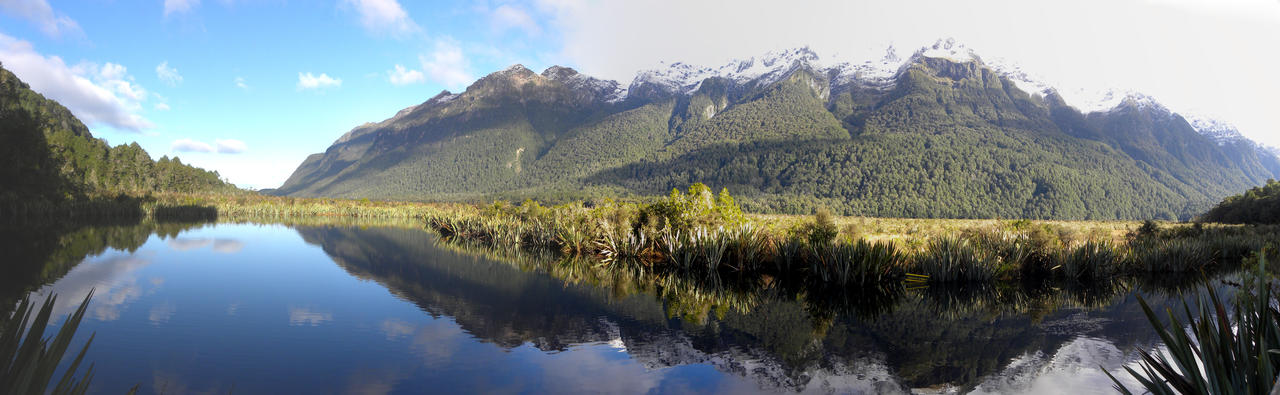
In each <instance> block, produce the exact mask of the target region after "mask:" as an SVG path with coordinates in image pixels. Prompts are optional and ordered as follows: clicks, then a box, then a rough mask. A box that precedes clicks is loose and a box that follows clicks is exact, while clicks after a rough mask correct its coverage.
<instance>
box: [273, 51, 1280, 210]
mask: <svg viewBox="0 0 1280 395" xmlns="http://www.w3.org/2000/svg"><path fill="white" fill-rule="evenodd" d="M776 74H777V75H774V77H771V78H769V79H764V78H760V79H757V80H752V81H745V82H744V81H740V80H732V79H728V78H720V77H711V78H708V79H705V80H703V81H701V82H700V83H699V84H698V85H697V86H696V88H695V89H692V90H688V91H685V90H680V89H673V88H671V87H666V86H662V85H660V84H655V83H652V82H650V81H643V80H640V79H637V81H636V82H634V83H633V84H632V85H631V86H630V87H629V93H628V95H627V96H626V98H625V99H624V100H616V96H610V95H609V94H608V92H607V89H604V88H607V87H609V86H611V85H609V84H611V82H608V81H601V80H597V79H594V78H591V77H587V76H585V75H581V74H578V73H576V72H574V71H572V70H570V69H566V68H563V67H553V68H551V69H548V70H547V71H546V72H544V73H542V74H541V75H539V74H536V73H534V72H532V71H530V70H528V69H525V68H523V67H512V68H509V69H507V70H503V71H500V72H497V73H494V74H491V75H489V76H487V77H485V78H482V79H481V80H479V81H477V82H476V83H475V84H473V85H472V86H471V87H469V88H468V89H467V90H466V91H465V92H463V93H460V94H452V93H449V92H444V93H442V94H440V95H437V96H436V97H433V98H432V99H431V100H428V101H427V102H425V103H423V104H421V105H418V106H414V107H411V108H408V109H405V110H404V111H401V112H400V113H398V114H396V116H395V117H393V118H390V119H388V120H386V121H383V122H381V123H376V124H365V125H362V126H360V127H357V128H356V129H354V130H352V131H351V132H350V133H347V134H346V135H344V136H343V137H342V138H340V139H339V140H338V141H337V142H335V143H334V145H333V146H331V147H330V148H329V149H328V150H327V151H326V152H324V153H321V154H315V155H312V156H311V157H308V158H307V159H306V161H304V162H303V163H302V164H301V165H300V166H299V167H298V169H297V170H296V171H295V173H294V174H293V175H292V176H291V177H290V178H289V180H288V181H286V182H285V183H284V185H283V186H281V188H279V189H278V190H276V191H275V193H278V194H282V195H290V196H305V197H346V198H382V199H401V200H470V201H481V200H489V199H503V200H523V199H524V198H526V197H533V198H537V199H541V200H546V201H565V200H570V199H591V198H594V197H597V196H601V195H609V196H660V195H664V194H666V192H668V191H670V190H671V189H672V188H677V187H683V186H685V185H689V184H692V183H696V182H702V183H706V184H709V185H712V186H713V187H716V188H720V187H727V188H728V189H729V190H730V191H732V192H733V194H734V195H735V196H738V197H740V199H739V201H740V202H741V203H742V205H743V207H744V208H746V209H748V210H750V211H755V212H780V213H801V214H807V213H811V212H812V211H813V210H814V209H816V208H820V207H827V208H831V209H833V210H835V211H837V212H838V213H841V214H845V215H864V216H888V217H951V218H993V217H1005V218H1014V217H1017V218H1058V219H1188V218H1190V217H1192V216H1194V215H1197V214H1200V213H1202V212H1204V211H1205V210H1207V209H1208V208H1210V207H1211V206H1212V205H1213V203H1214V202H1217V201H1219V200H1220V199H1222V198H1223V197H1225V196H1227V195H1229V194H1232V193H1235V192H1237V191H1240V190H1244V189H1247V188H1249V187H1252V186H1256V185H1259V184H1262V183H1263V182H1265V180H1267V179H1270V178H1276V177H1278V176H1280V160H1277V158H1276V157H1275V156H1274V155H1273V154H1271V153H1269V152H1265V151H1263V150H1261V149H1259V148H1258V147H1256V146H1254V145H1252V144H1244V143H1242V144H1219V143H1218V142H1216V141H1214V140H1212V139H1210V138H1209V137H1206V136H1204V135H1201V134H1200V133H1198V132H1197V131H1196V130H1195V129H1194V128H1192V127H1191V125H1190V124H1188V123H1187V121H1186V120H1185V119H1183V118H1182V117H1181V116H1179V115H1177V114H1174V113H1172V112H1169V111H1168V110H1166V109H1164V108H1163V107H1160V106H1159V105H1152V104H1151V103H1146V102H1142V101H1139V100H1126V101H1125V102H1124V104H1122V105H1120V106H1119V107H1117V108H1115V109H1113V110H1111V111H1108V112H1103V113H1091V114H1083V113H1080V112H1079V111H1077V110H1075V109H1074V108H1071V107H1070V106H1068V105H1066V104H1065V103H1064V102H1063V101H1062V99H1061V98H1060V97H1058V96H1057V95H1056V94H1049V95H1047V96H1044V95H1040V94H1035V95H1032V94H1028V93H1026V92H1023V91H1021V90H1019V89H1018V88H1017V87H1016V86H1015V84H1014V83H1012V82H1010V81H1009V80H1008V79H1007V78H1006V77H1004V76H1003V75H1001V74H999V73H997V72H995V71H993V70H991V69H990V68H988V67H986V66H985V65H983V64H982V63H981V61H980V60H976V59H975V60H971V61H953V60H949V59H942V58H928V57H917V58H915V59H913V60H912V61H911V62H910V63H909V64H908V65H907V67H904V68H903V70H902V71H900V72H899V74H898V76H897V77H896V78H895V80H894V81H893V84H892V85H891V86H888V87H884V86H868V85H867V84H865V83H863V82H859V80H857V78H853V79H849V78H844V77H841V76H839V75H837V74H836V72H835V71H831V70H825V69H819V68H815V67H812V66H810V65H808V64H806V63H803V62H797V63H795V64H793V65H791V66H790V68H787V69H779V72H778V73H776ZM613 84H615V85H616V83H613Z"/></svg>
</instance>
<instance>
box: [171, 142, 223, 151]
mask: <svg viewBox="0 0 1280 395" xmlns="http://www.w3.org/2000/svg"><path fill="white" fill-rule="evenodd" d="M169 150H170V151H173V152H213V146H212V145H209V143H205V142H200V141H195V140H192V139H178V140H174V141H173V144H169Z"/></svg>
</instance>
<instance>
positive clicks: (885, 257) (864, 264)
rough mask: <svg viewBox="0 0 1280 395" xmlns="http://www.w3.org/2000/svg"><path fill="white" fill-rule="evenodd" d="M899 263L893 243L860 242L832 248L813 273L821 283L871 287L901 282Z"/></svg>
mask: <svg viewBox="0 0 1280 395" xmlns="http://www.w3.org/2000/svg"><path fill="white" fill-rule="evenodd" d="M900 259H901V257H900V256H899V255H898V250H897V248H896V247H894V245H893V243H872V242H868V241H866V240H862V239H859V240H857V241H852V242H849V241H845V242H840V243H836V244H835V245H833V246H831V247H830V248H828V249H827V250H826V252H825V253H824V254H823V257H822V258H821V259H819V260H817V262H815V264H814V266H812V270H813V271H814V273H815V274H816V275H817V276H818V278H819V279H821V280H822V281H823V282H831V283H835V284H838V285H858V286H870V285H873V284H877V283H883V282H890V281H894V280H898V279H900V278H902V266H901V264H900V263H899V262H900Z"/></svg>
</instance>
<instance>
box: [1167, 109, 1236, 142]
mask: <svg viewBox="0 0 1280 395" xmlns="http://www.w3.org/2000/svg"><path fill="white" fill-rule="evenodd" d="M1183 118H1186V120H1187V122H1188V123H1190V124H1191V127H1193V128H1195V129H1196V131H1197V132H1200V134H1203V135H1205V136H1208V137H1209V138H1212V139H1213V140H1214V141H1216V142H1217V143H1218V145H1226V144H1233V143H1240V142H1250V140H1249V139H1248V138H1247V137H1245V136H1244V135H1243V134H1240V131H1239V130H1237V129H1236V127H1235V126H1233V125H1231V124H1229V123H1227V122H1224V121H1221V120H1217V119H1213V118H1206V117H1201V116H1196V115H1186V116H1183Z"/></svg>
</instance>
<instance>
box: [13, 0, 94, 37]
mask: <svg viewBox="0 0 1280 395" xmlns="http://www.w3.org/2000/svg"><path fill="white" fill-rule="evenodd" d="M0 10H3V11H4V12H5V13H6V14H10V15H13V16H17V17H20V18H23V19H26V20H29V21H31V22H32V23H35V24H36V25H37V26H39V27H40V31H41V32H44V34H46V35H49V36H50V37H62V36H63V35H64V34H66V35H83V34H84V31H82V30H80V25H79V24H77V23H76V21H74V20H72V19H71V18H70V17H67V16H66V15H63V14H61V13H58V12H55V11H53V7H51V6H49V2H48V1H47V0H0Z"/></svg>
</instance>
